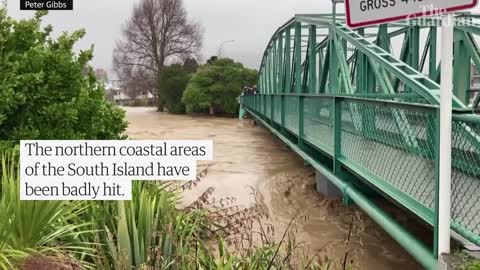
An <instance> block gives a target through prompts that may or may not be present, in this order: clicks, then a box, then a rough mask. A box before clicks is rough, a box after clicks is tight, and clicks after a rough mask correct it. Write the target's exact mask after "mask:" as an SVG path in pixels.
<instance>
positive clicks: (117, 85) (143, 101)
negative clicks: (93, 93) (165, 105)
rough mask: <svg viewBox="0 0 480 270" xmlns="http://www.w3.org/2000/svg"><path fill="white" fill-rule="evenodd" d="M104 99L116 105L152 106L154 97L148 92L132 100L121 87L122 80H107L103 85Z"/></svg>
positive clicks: (142, 92)
mask: <svg viewBox="0 0 480 270" xmlns="http://www.w3.org/2000/svg"><path fill="white" fill-rule="evenodd" d="M105 92H106V97H107V99H108V100H110V101H111V102H114V103H116V104H118V105H127V106H128V105H132V106H133V105H153V100H154V98H155V97H154V96H153V95H152V93H150V91H148V90H145V91H141V92H140V93H139V94H137V95H136V97H135V98H132V97H131V96H130V95H129V93H128V91H127V89H126V88H125V87H123V81H122V80H109V81H108V82H107V83H106V84H105Z"/></svg>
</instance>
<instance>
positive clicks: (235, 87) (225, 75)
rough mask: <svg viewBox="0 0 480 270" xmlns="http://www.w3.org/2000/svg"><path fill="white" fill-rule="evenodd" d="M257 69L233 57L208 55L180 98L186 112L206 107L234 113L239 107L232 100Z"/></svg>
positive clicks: (251, 83) (248, 83)
mask: <svg viewBox="0 0 480 270" xmlns="http://www.w3.org/2000/svg"><path fill="white" fill-rule="evenodd" d="M256 80H257V71H255V70H252V69H248V68H245V67H244V66H243V65H242V64H241V63H236V62H234V61H233V60H232V59H228V58H221V59H214V58H212V59H210V60H209V63H208V64H206V65H204V66H202V67H200V68H199V69H198V71H197V72H196V73H195V75H194V76H193V78H192V79H191V80H190V82H189V84H188V86H187V90H186V91H185V93H184V94H183V98H182V101H183V102H184V103H185V105H186V106H187V111H188V112H196V111H205V110H207V109H211V110H214V111H216V112H222V113H228V114H233V113H235V112H236V111H237V109H238V103H237V101H236V100H235V99H236V98H237V97H238V96H239V95H240V94H241V92H242V89H243V87H244V86H245V85H253V84H255V83H256Z"/></svg>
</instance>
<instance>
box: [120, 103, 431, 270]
mask: <svg viewBox="0 0 480 270" xmlns="http://www.w3.org/2000/svg"><path fill="white" fill-rule="evenodd" d="M126 110H127V120H128V121H129V123H130V125H129V128H128V135H129V137H130V138H132V139H147V140H148V139H176V140H181V139H196V140H205V139H209V140H213V142H214V160H213V161H211V162H208V165H209V171H208V175H207V176H206V178H205V179H204V180H203V181H201V182H200V184H199V186H198V188H195V189H194V190H192V192H194V193H196V194H192V195H191V197H190V196H187V198H185V199H186V200H189V198H190V199H191V198H194V197H195V196H197V195H200V194H202V193H203V192H204V191H205V189H207V188H208V187H214V188H215V192H214V196H215V197H218V198H222V197H223V198H225V197H235V198H236V199H237V203H238V204H243V205H247V206H248V205H250V204H251V203H253V202H254V198H253V196H252V189H251V188H252V187H253V188H254V189H255V190H256V191H257V192H258V193H259V198H260V201H261V203H263V204H264V205H265V206H266V208H267V209H268V212H269V215H270V218H271V222H272V223H273V224H274V226H275V229H276V231H282V230H284V229H285V228H286V227H287V226H288V223H289V222H290V220H291V219H292V218H293V217H295V216H297V215H298V214H307V215H308V218H307V220H306V221H305V222H303V223H301V225H300V227H299V231H298V233H299V235H298V237H297V239H298V240H301V241H304V242H305V243H306V244H307V246H308V247H309V250H311V251H312V252H314V251H316V250H318V249H322V248H324V247H326V246H329V247H330V248H329V249H328V250H329V254H330V255H331V256H332V257H334V258H341V259H343V257H344V255H345V253H346V252H348V253H349V258H351V259H354V260H355V262H356V264H357V265H358V266H359V268H360V269H368V270H370V269H392V270H396V269H399V270H400V269H401V270H405V269H408V270H415V269H422V268H421V267H420V266H419V265H418V264H417V263H416V262H415V261H414V260H413V259H412V258H411V257H410V256H409V255H408V254H407V253H406V252H405V251H404V250H403V249H402V248H401V247H400V246H399V245H398V244H397V243H396V242H395V241H394V240H393V239H391V238H390V237H389V236H388V235H387V234H386V233H385V232H384V231H383V230H382V229H381V228H380V227H379V226H378V225H376V224H375V223H374V222H373V221H372V220H371V219H369V218H368V216H366V215H365V214H363V213H362V212H361V211H360V210H358V209H357V208H356V207H352V206H350V207H345V206H343V205H342V203H341V201H340V200H328V199H325V198H323V197H322V196H321V195H320V194H318V193H317V192H316V191H315V171H314V170H313V169H312V168H310V167H306V166H305V165H304V163H303V160H302V159H300V158H299V157H298V156H297V155H296V154H295V153H294V152H293V151H291V150H288V149H286V148H285V147H284V145H283V143H282V142H281V141H280V140H278V139H277V138H275V137H274V136H273V135H271V134H270V132H269V131H268V130H267V129H266V128H264V127H261V126H253V124H252V121H251V120H243V121H240V120H238V119H231V118H211V117H204V116H195V117H192V116H185V115H169V114H165V113H158V112H156V111H155V108H126ZM202 165H203V166H204V165H205V164H201V165H200V166H202ZM352 223H353V225H354V228H356V229H355V230H354V233H353V234H351V237H350V241H349V244H348V246H347V245H346V244H345V241H346V239H347V238H348V237H349V232H350V228H351V226H352ZM352 256H353V257H352Z"/></svg>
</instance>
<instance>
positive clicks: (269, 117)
mask: <svg viewBox="0 0 480 270" xmlns="http://www.w3.org/2000/svg"><path fill="white" fill-rule="evenodd" d="M242 105H243V107H244V108H246V109H247V111H249V112H250V113H252V114H254V115H255V116H256V117H259V118H261V119H263V120H264V121H265V122H266V123H268V124H269V125H270V126H271V127H273V128H275V129H277V130H278V131H279V132H281V134H283V135H284V136H285V137H287V138H289V139H290V140H292V141H293V142H294V143H296V144H297V145H298V147H299V148H300V149H304V150H305V152H308V153H314V158H318V159H319V160H321V161H322V162H323V163H325V160H327V164H326V165H327V166H328V167H330V168H331V170H332V172H333V173H335V174H337V175H338V176H339V177H347V178H348V177H351V176H352V175H353V176H355V177H357V178H359V179H360V180H362V181H363V182H364V183H366V184H368V185H369V186H371V187H373V188H374V189H377V190H380V191H381V193H382V194H385V195H387V196H388V197H390V198H391V199H393V200H394V201H395V202H396V203H397V204H400V205H402V206H403V207H405V208H406V209H408V210H410V211H411V212H412V213H414V214H416V215H417V216H418V217H420V218H421V219H423V220H424V221H425V222H426V223H428V224H430V225H431V226H433V228H435V229H436V228H437V226H436V224H437V215H436V210H435V209H437V206H438V195H437V194H438V189H437V187H438V166H439V162H438V153H439V138H438V134H439V110H438V106H434V105H423V104H411V103H400V102H395V101H388V100H378V99H367V98H358V97H352V96H341V95H326V94H320V95H319V94H306V93H302V94H280V93H277V94H258V95H252V96H243V97H242ZM479 119H480V117H477V116H473V115H470V114H469V115H462V114H455V117H454V123H453V138H452V145H453V149H452V153H453V168H452V172H453V173H452V178H453V179H452V181H453V186H452V218H453V225H452V228H453V229H455V230H456V231H457V232H458V233H460V234H461V235H463V236H464V237H466V238H467V239H469V240H470V241H472V242H474V243H475V244H477V245H480V236H479V235H480V197H479V196H478V194H480V137H479V134H480V120H479ZM434 244H435V243H434Z"/></svg>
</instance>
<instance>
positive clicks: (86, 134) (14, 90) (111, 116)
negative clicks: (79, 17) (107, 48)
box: [0, 8, 126, 141]
mask: <svg viewBox="0 0 480 270" xmlns="http://www.w3.org/2000/svg"><path fill="white" fill-rule="evenodd" d="M45 14H46V12H38V13H37V14H36V16H35V17H34V18H32V19H28V20H20V21H15V20H13V19H12V18H10V17H8V16H7V15H6V11H5V9H1V8H0V139H2V140H13V141H18V140H20V139H118V138H121V137H122V135H121V134H122V133H123V132H124V130H125V129H126V122H125V121H124V113H123V111H121V110H120V109H119V108H116V107H115V106H114V105H112V104H110V103H109V102H107V101H105V99H104V95H105V91H104V89H103V86H102V85H101V84H99V83H97V81H96V79H95V76H94V73H93V71H92V70H91V68H88V65H87V63H88V61H90V60H91V58H92V50H93V49H89V50H86V51H81V52H80V53H79V54H75V53H74V52H73V46H74V44H75V43H76V42H77V41H78V40H79V39H80V38H82V37H83V36H84V35H85V31H83V30H80V31H75V32H73V33H71V34H68V33H64V34H62V35H61V36H60V37H58V39H53V38H51V37H50V33H51V30H52V28H51V27H50V26H47V27H45V28H43V29H42V27H41V18H42V17H43V16H44V15H45ZM85 70H88V75H87V76H85V75H84V71H85Z"/></svg>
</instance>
